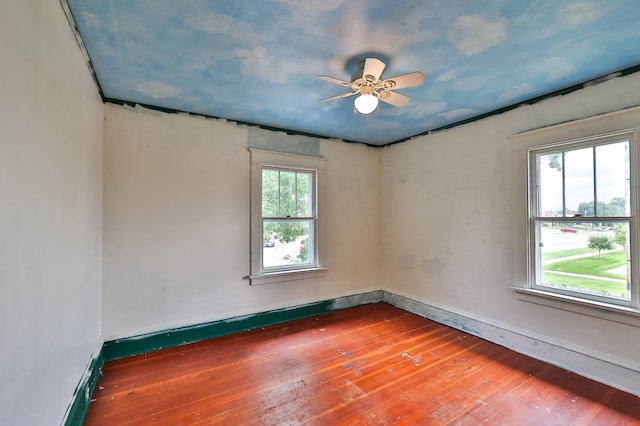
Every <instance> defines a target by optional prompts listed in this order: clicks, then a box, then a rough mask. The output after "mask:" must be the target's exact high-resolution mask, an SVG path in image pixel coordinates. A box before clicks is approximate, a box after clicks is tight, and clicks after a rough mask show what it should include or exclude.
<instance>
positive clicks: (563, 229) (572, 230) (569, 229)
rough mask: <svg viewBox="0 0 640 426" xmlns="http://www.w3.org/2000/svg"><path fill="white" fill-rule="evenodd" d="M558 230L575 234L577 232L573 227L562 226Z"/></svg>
mask: <svg viewBox="0 0 640 426" xmlns="http://www.w3.org/2000/svg"><path fill="white" fill-rule="evenodd" d="M560 232H569V233H571V234H575V233H576V232H578V230H577V229H573V228H562V229H561V230H560Z"/></svg>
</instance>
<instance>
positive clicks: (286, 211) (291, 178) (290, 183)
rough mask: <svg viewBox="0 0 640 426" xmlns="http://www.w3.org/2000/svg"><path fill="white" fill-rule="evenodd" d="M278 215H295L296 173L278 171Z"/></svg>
mask: <svg viewBox="0 0 640 426" xmlns="http://www.w3.org/2000/svg"><path fill="white" fill-rule="evenodd" d="M279 216H280V217H295V216H296V173H295V172H285V171H281V172H280V214H279Z"/></svg>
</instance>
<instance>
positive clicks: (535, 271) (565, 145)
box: [527, 131, 638, 308]
mask: <svg viewBox="0 0 640 426" xmlns="http://www.w3.org/2000/svg"><path fill="white" fill-rule="evenodd" d="M635 139H636V138H635V132H634V131H624V132H619V133H613V134H607V135H597V136H594V137H588V138H584V139H578V140H572V141H566V142H559V143H555V144H551V145H545V146H542V147H535V148H530V149H528V150H527V154H528V158H529V168H528V177H529V191H528V194H529V217H528V228H529V233H528V234H529V235H528V237H529V251H528V257H529V268H530V269H529V286H530V288H531V289H534V290H537V291H542V292H549V293H553V294H557V295H561V296H567V297H573V298H578V299H584V302H586V303H590V302H595V303H600V304H611V305H614V306H616V307H622V308H629V307H631V308H638V294H637V293H638V292H637V281H638V280H637V279H635V278H636V277H635V276H636V275H637V272H636V271H637V270H638V268H637V267H638V265H637V261H636V260H635V259H634V258H633V257H632V259H631V271H632V274H631V281H632V284H631V300H629V301H627V300H619V301H616V299H615V298H612V297H606V296H601V295H598V294H588V293H579V292H577V291H573V290H570V289H562V288H554V287H549V286H545V285H542V284H540V282H541V274H542V265H541V259H540V258H539V257H540V253H541V251H540V248H539V247H538V245H539V243H538V241H539V236H538V235H537V231H538V229H539V228H538V226H536V225H537V224H538V223H544V222H560V223H563V222H564V223H567V224H569V223H591V222H601V221H610V222H617V223H629V228H630V239H629V240H630V245H631V250H630V251H631V253H634V254H635V253H636V250H637V245H636V244H635V242H636V240H637V238H634V237H635V236H636V234H637V226H636V224H637V222H638V219H637V209H636V208H634V206H633V202H634V201H635V199H636V196H635V189H636V188H635V187H636V185H633V183H632V182H633V180H631V185H630V186H631V188H630V196H631V209H630V210H631V211H630V215H629V216H623V217H620V218H614V217H602V216H597V217H588V216H584V217H571V216H564V217H544V216H538V215H537V212H538V211H539V208H538V201H539V200H538V198H539V197H538V190H537V186H538V179H539V165H538V163H537V156H538V155H544V154H549V153H555V152H559V151H572V150H577V149H582V148H592V147H596V146H605V145H607V144H610V143H614V142H622V141H625V140H628V141H629V158H630V159H632V158H633V156H634V154H635V151H636V146H635ZM596 162H597V158H596ZM630 163H632V161H630ZM629 166H630V169H631V170H630V172H631V174H632V175H634V174H635V173H634V165H633V164H630V165H629ZM598 201H600V200H598ZM635 257H637V256H635ZM634 281H635V283H636V285H635V286H634V285H633V282H634Z"/></svg>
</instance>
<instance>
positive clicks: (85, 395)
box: [63, 290, 383, 426]
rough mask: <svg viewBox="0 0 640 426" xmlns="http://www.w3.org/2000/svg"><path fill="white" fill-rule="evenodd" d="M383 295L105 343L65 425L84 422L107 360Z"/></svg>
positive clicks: (377, 293) (371, 300) (342, 299)
mask: <svg viewBox="0 0 640 426" xmlns="http://www.w3.org/2000/svg"><path fill="white" fill-rule="evenodd" d="M382 298H383V292H382V290H375V291H371V292H368V293H360V294H356V295H351V296H343V297H338V298H335V299H330V300H324V301H320V302H315V303H308V304H305V305H298V306H293V307H290V308H283V309H276V310H272V311H266V312H259V313H256V314H252V315H245V316H240V317H233V318H227V319H224V320H220V321H213V322H208V323H204V324H196V325H191V326H185V327H179V328H174V329H170V330H164V331H160V332H156V333H148V334H143V335H139V336H132V337H126V338H122V339H116V340H110V341H107V342H104V344H103V345H102V349H101V351H100V353H98V354H97V355H96V356H95V358H94V359H92V360H91V362H90V363H89V365H88V367H87V370H86V373H85V375H84V376H83V378H82V380H81V381H80V384H79V385H78V387H77V388H76V391H75V393H74V395H73V400H72V402H71V404H70V405H69V409H68V411H67V416H66V418H65V421H64V422H63V425H64V426H80V425H82V422H83V421H84V418H85V416H86V414H87V410H88V409H89V403H90V402H91V396H92V395H93V391H94V390H95V387H96V385H97V383H98V378H99V377H100V373H101V369H102V366H103V364H104V363H105V362H106V361H112V360H114V359H118V358H124V357H127V356H131V355H137V354H142V353H146V352H151V351H155V350H158V349H163V348H169V347H173V346H179V345H184V344H186V343H193V342H199V341H202V340H206V339H211V338H214V337H219V336H224V335H227V334H232V333H238V332H241V331H247V330H252V329H254V328H260V327H266V326H269V325H274V324H280V323H283V322H287V321H293V320H296V319H301V318H307V317H312V316H315V315H322V314H326V313H329V312H332V311H337V310H341V309H347V308H350V307H353V306H359V305H366V304H368V303H375V302H380V301H381V300H382Z"/></svg>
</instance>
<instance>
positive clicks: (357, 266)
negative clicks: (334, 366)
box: [103, 105, 380, 340]
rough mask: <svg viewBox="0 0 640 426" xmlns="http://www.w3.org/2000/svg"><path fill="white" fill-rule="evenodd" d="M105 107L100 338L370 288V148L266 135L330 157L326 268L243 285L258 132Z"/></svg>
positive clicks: (373, 262)
mask: <svg viewBox="0 0 640 426" xmlns="http://www.w3.org/2000/svg"><path fill="white" fill-rule="evenodd" d="M105 112H106V121H105V133H104V138H105V167H104V184H105V192H104V215H105V219H104V220H105V221H104V263H103V288H104V291H103V331H104V337H105V340H109V339H113V338H117V337H126V336H132V335H137V334H141V333H145V332H150V331H156V330H163V329H166V328H170V327H175V326H183V325H190V324H197V323H201V322H206V321H211V320H216V319H221V318H227V317H231V316H235V315H243V314H249V313H255V312H261V311H265V310H270V309H275V308H280V307H286V306H292V305H296V304H301V303H307V302H312V301H318V300H324V299H331V298H333V297H336V296H339V295H346V294H353V293H360V292H364V291H368V290H370V289H378V288H379V276H380V275H379V273H380V270H379V264H380V262H379V257H378V253H379V223H378V222H379V221H378V205H379V168H380V162H379V159H380V151H379V150H374V149H368V148H365V147H363V146H359V145H352V144H345V143H341V142H331V141H326V140H317V139H312V138H305V137H296V136H287V135H285V134H279V133H269V134H268V135H267V136H268V138H269V139H273V138H274V137H275V138H277V139H279V140H280V141H281V142H283V145H284V146H286V145H287V143H290V145H291V146H292V147H293V146H295V147H297V149H300V147H301V145H303V146H302V149H303V150H304V148H305V147H304V144H309V147H311V148H318V153H319V154H320V155H321V156H323V157H325V158H326V159H327V166H326V167H327V169H326V175H327V183H326V200H327V203H328V206H327V220H326V224H327V233H326V241H324V243H325V244H326V253H327V259H326V265H327V266H328V267H329V268H330V271H329V273H328V274H327V275H326V276H325V277H323V278H313V279H308V280H302V281H290V282H285V283H280V284H267V285H258V286H250V285H249V281H248V280H245V279H243V277H245V276H247V275H248V274H249V266H250V265H249V224H250V219H249V201H250V200H249V189H250V184H249V178H250V176H249V173H250V157H249V151H248V149H247V145H248V143H249V139H250V137H249V136H250V134H254V135H255V130H253V129H247V128H244V127H240V126H236V125H234V124H230V123H225V122H223V121H216V120H209V119H202V118H195V117H189V116H184V115H172V114H160V113H154V112H151V111H144V110H136V111H133V110H130V109H126V108H123V107H119V106H113V105H107V106H106V107H105ZM263 139H264V138H263ZM314 150H315V149H309V151H314Z"/></svg>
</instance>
